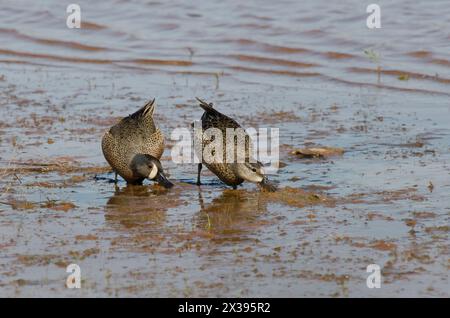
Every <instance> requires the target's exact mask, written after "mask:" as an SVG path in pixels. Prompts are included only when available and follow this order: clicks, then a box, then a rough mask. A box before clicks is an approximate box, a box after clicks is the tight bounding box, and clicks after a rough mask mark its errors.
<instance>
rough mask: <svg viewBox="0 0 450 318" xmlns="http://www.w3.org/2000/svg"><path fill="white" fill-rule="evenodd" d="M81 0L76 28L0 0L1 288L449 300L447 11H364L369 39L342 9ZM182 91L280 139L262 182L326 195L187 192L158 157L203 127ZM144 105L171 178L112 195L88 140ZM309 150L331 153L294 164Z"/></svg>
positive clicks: (322, 4)
mask: <svg viewBox="0 0 450 318" xmlns="http://www.w3.org/2000/svg"><path fill="white" fill-rule="evenodd" d="M78 3H79V4H80V6H81V10H82V29H79V30H75V29H68V28H67V27H66V26H65V19H66V14H65V7H64V5H63V4H62V3H60V2H59V1H40V2H39V3H36V2H33V1H18V2H14V3H13V2H5V3H1V4H0V113H1V115H2V119H1V121H0V167H1V170H0V175H1V179H0V187H1V189H2V190H1V195H0V201H1V203H0V250H1V254H0V295H2V296H36V297H40V296H54V297H60V296H70V295H74V294H76V295H79V296H98V295H101V296H226V297H227V296H274V297H277V296H293V297H301V296H338V297H346V296H367V297H369V296H370V297H385V296H427V297H430V296H439V297H448V296H449V295H450V292H449V289H448V286H449V284H448V283H449V282H448V270H449V266H450V264H449V249H448V247H449V237H448V229H449V213H450V208H449V205H448V194H449V190H450V178H449V177H450V170H449V159H450V147H449V142H450V128H449V126H448V122H449V120H450V104H449V102H448V101H449V96H448V95H449V93H448V92H449V91H450V90H449V87H450V46H449V43H450V42H449V40H450V31H449V30H450V8H449V6H448V5H446V1H423V2H422V3H416V2H414V1H396V4H395V5H394V4H392V3H390V2H388V1H379V2H378V3H379V4H380V6H381V9H382V29H380V30H369V29H367V28H366V26H365V19H366V16H367V14H366V13H365V4H362V3H361V4H360V3H357V2H356V1H342V3H341V4H336V5H333V6H330V5H329V4H328V3H327V2H326V1H308V2H306V3H303V4H301V5H300V4H298V2H295V1H285V2H283V3H279V2H277V3H272V2H268V1H264V6H262V5H261V2H256V1H255V2H253V1H246V2H245V4H242V3H240V2H238V1H227V2H226V3H223V2H219V1H208V3H207V4H206V3H205V4H202V5H201V6H200V5H191V4H186V3H184V2H181V1H171V2H170V3H163V2H161V3H160V2H142V1H127V2H125V1H109V3H106V4H92V3H91V2H88V1H78ZM367 48H370V49H372V50H373V51H375V52H377V53H379V54H380V55H381V58H380V62H379V66H380V68H381V74H380V78H379V79H378V74H377V67H378V64H377V63H374V62H372V61H371V60H370V59H368V57H367V56H366V55H365V54H364V50H365V49H367ZM405 78H408V79H407V80H403V79H405ZM195 96H199V97H202V98H204V99H206V100H208V101H213V102H214V103H215V104H216V107H217V108H218V109H219V110H221V111H223V112H224V113H226V114H228V115H230V116H232V117H234V118H236V119H237V120H238V121H239V122H240V123H242V124H243V125H244V126H246V127H248V126H260V127H267V126H269V127H279V128H280V139H281V140H280V145H281V148H280V160H281V161H282V162H283V163H285V164H286V166H285V167H283V168H282V169H280V171H279V173H278V174H277V175H274V176H271V179H272V180H274V181H276V182H277V183H279V187H280V188H281V189H285V187H292V188H295V189H301V190H304V191H312V192H314V193H319V194H320V196H321V197H324V198H326V200H327V201H326V202H320V201H319V202H308V203H307V204H299V202H297V201H295V202H291V201H289V200H286V199H285V198H284V197H283V198H281V197H277V198H271V197H267V195H265V194H261V193H259V192H258V190H257V189H256V187H255V186H253V185H251V184H244V185H243V186H242V187H240V188H239V190H238V191H235V192H233V191H230V190H229V189H227V187H225V186H224V185H223V184H221V183H220V182H219V181H217V179H216V178H215V177H214V176H213V175H211V174H210V173H208V172H206V171H205V172H204V173H203V180H204V181H205V184H204V185H203V186H202V187H200V188H198V187H197V186H195V185H193V182H194V181H195V177H196V176H195V174H196V170H197V167H196V166H195V165H187V164H186V165H176V164H174V163H173V162H172V161H171V160H170V148H169V147H170V146H171V145H173V143H174V141H170V133H171V131H172V129H173V128H176V127H188V126H189V125H190V123H191V122H192V121H193V120H195V119H198V118H199V117H200V116H201V113H202V112H201V111H200V108H199V107H198V106H196V102H195V100H194V97H195ZM153 97H156V99H157V104H158V107H157V111H156V115H155V119H156V120H157V123H158V125H159V126H160V128H161V129H162V130H163V131H164V132H165V134H166V136H167V139H168V144H169V147H168V148H167V149H166V152H165V154H164V157H163V159H164V160H163V164H164V166H165V167H166V168H165V169H166V170H167V171H168V173H169V175H170V177H171V179H172V180H173V181H174V182H176V184H177V185H176V187H175V188H174V189H173V190H172V191H170V192H164V191H161V189H158V188H156V187H152V186H151V185H150V186H144V187H130V186H126V184H125V183H124V182H123V181H121V182H119V184H118V188H117V187H115V185H114V184H113V183H110V182H109V179H110V178H112V177H113V175H112V173H110V172H109V169H108V167H107V165H106V162H105V161H104V159H103V156H102V154H101V149H100V144H99V141H100V138H101V136H102V134H103V132H104V131H105V130H106V129H107V128H108V127H109V126H110V125H112V124H113V123H114V122H115V121H116V120H117V119H118V118H120V117H122V116H125V115H127V114H129V113H132V112H133V111H134V110H135V109H137V108H138V107H139V106H141V105H142V104H143V103H144V102H145V101H146V100H148V99H150V98H153ZM310 145H324V146H334V147H342V148H344V149H345V153H344V155H343V156H342V157H334V158H330V159H323V160H320V159H299V158H297V157H295V156H294V155H291V154H290V151H291V150H292V149H294V148H300V147H304V146H310ZM430 182H431V184H432V186H431V184H430ZM70 263H76V264H78V265H80V267H81V270H82V278H83V280H82V288H81V289H80V290H69V289H67V288H66V287H65V280H66V277H67V273H66V272H65V269H66V266H67V265H68V264H70ZM373 263H374V264H379V265H380V266H381V267H382V275H383V280H382V288H381V289H369V288H367V287H366V278H367V275H368V274H367V273H366V267H367V265H369V264H373Z"/></svg>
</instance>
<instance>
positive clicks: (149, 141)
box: [102, 99, 173, 188]
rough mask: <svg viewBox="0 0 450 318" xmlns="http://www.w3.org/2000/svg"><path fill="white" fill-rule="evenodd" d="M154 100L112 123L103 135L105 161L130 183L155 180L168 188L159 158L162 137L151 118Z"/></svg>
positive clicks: (170, 184) (162, 143)
mask: <svg viewBox="0 0 450 318" xmlns="http://www.w3.org/2000/svg"><path fill="white" fill-rule="evenodd" d="M154 111H155V100H154V99H153V100H152V101H150V102H148V103H147V104H145V105H144V106H143V107H142V108H140V109H139V110H138V111H137V112H135V113H134V114H131V115H129V116H128V117H125V118H123V119H122V120H120V121H119V122H118V123H117V124H115V125H114V126H112V127H111V128H110V129H109V130H108V131H107V132H106V133H105V134H104V136H103V138H102V150H103V155H104V156H105V159H106V161H108V163H109V165H110V166H111V167H112V168H113V170H114V172H115V173H116V178H115V180H116V181H117V174H119V175H120V176H121V177H122V178H124V179H125V180H126V181H127V182H128V183H130V184H142V182H143V181H144V180H145V179H150V180H155V181H157V182H158V183H159V184H161V185H162V186H164V187H166V188H170V187H172V186H173V184H172V183H171V182H170V181H169V180H167V178H166V177H165V175H164V171H163V168H162V165H161V163H160V161H159V159H160V158H161V155H162V153H163V151H164V136H163V134H162V132H161V130H159V128H157V127H156V125H155V123H154V121H153V113H154Z"/></svg>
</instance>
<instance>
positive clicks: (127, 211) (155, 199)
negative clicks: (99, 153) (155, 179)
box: [105, 184, 173, 230]
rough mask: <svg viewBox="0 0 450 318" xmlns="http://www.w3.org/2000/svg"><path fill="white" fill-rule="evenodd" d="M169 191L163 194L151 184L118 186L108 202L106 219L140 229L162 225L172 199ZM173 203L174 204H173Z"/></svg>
mask: <svg viewBox="0 0 450 318" xmlns="http://www.w3.org/2000/svg"><path fill="white" fill-rule="evenodd" d="M167 196H168V195H167V193H164V194H161V193H159V192H157V191H156V190H155V189H152V187H149V186H139V185H130V184H129V185H127V186H126V187H124V188H122V189H120V188H119V187H117V186H116V188H115V192H114V195H113V196H111V197H110V198H109V200H108V202H107V203H106V211H105V212H106V213H105V219H106V221H108V222H111V223H117V224H120V225H121V226H123V227H125V228H137V229H139V230H142V229H145V228H148V227H149V226H150V228H154V227H161V226H162V225H163V224H164V222H165V218H166V216H165V212H166V211H167V208H169V207H170V206H169V203H170V201H173V199H170V198H168V197H167ZM172 205H173V204H172Z"/></svg>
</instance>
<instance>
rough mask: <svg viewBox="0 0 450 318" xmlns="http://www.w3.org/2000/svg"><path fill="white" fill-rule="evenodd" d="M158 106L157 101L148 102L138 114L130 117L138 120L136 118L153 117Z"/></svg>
mask: <svg viewBox="0 0 450 318" xmlns="http://www.w3.org/2000/svg"><path fill="white" fill-rule="evenodd" d="M155 108H156V104H155V99H154V98H153V100H150V101H148V102H147V103H146V104H145V105H144V106H142V107H141V108H140V109H139V110H138V111H137V112H135V113H134V114H132V115H131V116H130V117H132V118H136V117H147V116H153V112H154V111H155Z"/></svg>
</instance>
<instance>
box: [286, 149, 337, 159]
mask: <svg viewBox="0 0 450 318" xmlns="http://www.w3.org/2000/svg"><path fill="white" fill-rule="evenodd" d="M291 154H292V155H297V156H299V157H300V158H326V157H334V156H342V155H343V154H344V149H343V148H334V147H314V148H302V149H295V150H293V151H291Z"/></svg>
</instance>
